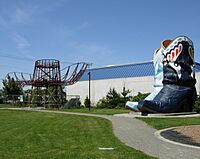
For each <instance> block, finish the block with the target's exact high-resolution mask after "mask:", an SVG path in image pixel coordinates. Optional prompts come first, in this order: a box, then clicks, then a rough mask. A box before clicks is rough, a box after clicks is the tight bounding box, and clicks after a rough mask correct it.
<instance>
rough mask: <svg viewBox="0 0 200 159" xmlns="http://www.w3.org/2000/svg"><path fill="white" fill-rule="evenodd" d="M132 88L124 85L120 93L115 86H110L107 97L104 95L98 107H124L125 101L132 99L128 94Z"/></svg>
mask: <svg viewBox="0 0 200 159" xmlns="http://www.w3.org/2000/svg"><path fill="white" fill-rule="evenodd" d="M130 92H131V91H130V90H126V88H125V87H123V91H122V92H121V94H120V93H118V92H117V91H116V90H115V88H110V90H109V92H108V93H107V95H106V97H103V98H102V99H100V100H99V101H98V102H97V105H96V107H97V108H124V107H125V103H126V102H127V101H128V100H129V99H130V97H127V95H128V94H129V93H130Z"/></svg>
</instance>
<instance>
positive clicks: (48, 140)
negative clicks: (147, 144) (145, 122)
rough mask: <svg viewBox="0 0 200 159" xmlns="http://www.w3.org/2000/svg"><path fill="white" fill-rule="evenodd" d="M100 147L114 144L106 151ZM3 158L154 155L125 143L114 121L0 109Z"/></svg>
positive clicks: (114, 158)
mask: <svg viewBox="0 0 200 159" xmlns="http://www.w3.org/2000/svg"><path fill="white" fill-rule="evenodd" d="M99 147H107V148H110V147H112V148H114V150H107V151H105V150H104V151H102V150H98V148H99ZM0 158H1V159H4V158H5V159H8V158H12V159H19V158H20V159H24V158H31V159H34V158H37V159H39V158H47V159H49V158H58V159H62V158H63V159H64V158H69V159H82V158H84V159H132V158H138V159H141V158H151V157H149V156H147V155H145V154H144V153H142V152H140V151H137V150H134V149H132V148H130V147H128V146H126V145H125V144H123V143H121V142H120V141H119V140H118V139H117V138H116V137H115V136H114V134H113V132H112V125H111V122H110V121H108V120H106V119H101V118H96V117H86V116H74V115H63V114H55V113H40V112H28V111H10V110H0Z"/></svg>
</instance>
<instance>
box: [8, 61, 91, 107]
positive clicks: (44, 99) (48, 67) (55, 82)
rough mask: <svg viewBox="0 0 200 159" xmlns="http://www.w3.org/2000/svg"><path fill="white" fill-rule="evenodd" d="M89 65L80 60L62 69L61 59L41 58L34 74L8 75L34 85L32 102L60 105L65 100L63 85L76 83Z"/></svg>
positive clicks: (25, 84)
mask: <svg viewBox="0 0 200 159" xmlns="http://www.w3.org/2000/svg"><path fill="white" fill-rule="evenodd" d="M88 66H89V64H88V63H84V62H79V63H74V64H72V65H70V66H67V67H64V68H63V69H60V61H59V60H56V59H41V60H37V61H35V66H34V72H33V74H28V73H22V72H11V73H8V74H7V76H10V77H11V78H13V79H14V80H15V81H16V82H18V83H19V84H20V85H22V86H31V87H32V91H31V92H32V95H31V96H32V98H31V103H36V104H37V105H41V104H42V105H45V106H47V105H49V104H51V105H52V106H56V107H60V106H61V105H62V104H63V100H64V93H63V87H64V86H68V85H72V84H74V83H76V82H77V81H78V80H79V79H80V78H81V76H82V75H83V73H84V72H85V70H86V69H87V67H88ZM41 94H43V95H42V96H41ZM36 101H37V102H36Z"/></svg>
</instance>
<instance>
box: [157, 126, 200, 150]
mask: <svg viewBox="0 0 200 159" xmlns="http://www.w3.org/2000/svg"><path fill="white" fill-rule="evenodd" d="M161 136H163V137H164V138H166V139H169V140H172V141H175V142H180V143H183V144H189V145H193V146H199V147H200V125H198V126H185V127H178V128H173V129H169V130H166V131H163V132H161Z"/></svg>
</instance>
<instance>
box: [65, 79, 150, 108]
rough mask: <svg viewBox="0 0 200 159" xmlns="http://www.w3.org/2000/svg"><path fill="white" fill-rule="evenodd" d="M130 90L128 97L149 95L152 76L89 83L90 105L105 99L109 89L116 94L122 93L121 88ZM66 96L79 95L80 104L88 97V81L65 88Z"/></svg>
mask: <svg viewBox="0 0 200 159" xmlns="http://www.w3.org/2000/svg"><path fill="white" fill-rule="evenodd" d="M124 86H125V88H126V89H129V90H131V93H130V95H136V94H137V93H138V92H141V93H150V92H151V91H152V89H153V76H145V77H134V78H115V79H105V80H92V81H91V103H92V105H95V104H96V103H97V102H98V101H99V99H101V98H102V97H105V96H106V94H107V92H108V91H109V89H110V88H115V89H116V91H117V92H122V89H123V87H124ZM66 93H67V95H80V100H81V103H82V104H83V103H84V99H85V98H86V96H88V81H79V82H77V83H76V84H74V85H71V86H67V88H66Z"/></svg>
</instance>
